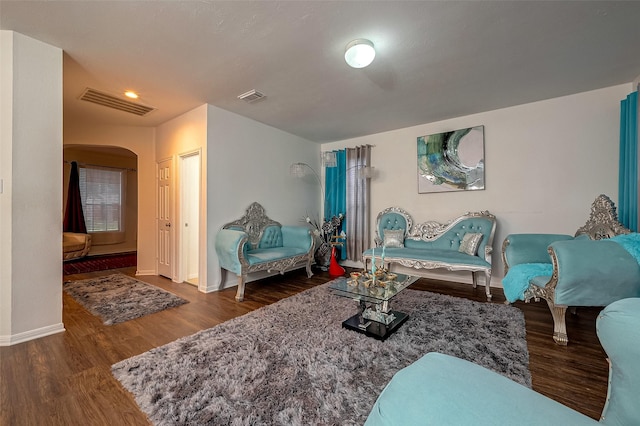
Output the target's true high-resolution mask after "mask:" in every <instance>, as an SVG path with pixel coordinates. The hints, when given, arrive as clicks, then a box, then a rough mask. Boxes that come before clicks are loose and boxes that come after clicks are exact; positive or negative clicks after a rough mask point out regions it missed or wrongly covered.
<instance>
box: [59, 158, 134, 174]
mask: <svg viewBox="0 0 640 426" xmlns="http://www.w3.org/2000/svg"><path fill="white" fill-rule="evenodd" d="M63 162H64V163H65V164H71V161H67V160H64V161H63ZM76 163H78V166H84V167H87V166H88V167H102V168H103V169H116V170H126V171H128V172H137V171H138V170H137V169H129V168H126V167H113V166H103V165H102V164H88V163H80V162H78V161H76Z"/></svg>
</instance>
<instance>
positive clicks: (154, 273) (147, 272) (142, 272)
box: [136, 269, 158, 275]
mask: <svg viewBox="0 0 640 426" xmlns="http://www.w3.org/2000/svg"><path fill="white" fill-rule="evenodd" d="M136 275H158V274H156V271H154V270H152V269H147V270H144V269H142V270H137V271H136Z"/></svg>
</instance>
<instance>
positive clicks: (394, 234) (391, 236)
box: [382, 229, 404, 247]
mask: <svg viewBox="0 0 640 426" xmlns="http://www.w3.org/2000/svg"><path fill="white" fill-rule="evenodd" d="M382 245H384V246H385V247H404V229H385V230H384V241H383V243H382Z"/></svg>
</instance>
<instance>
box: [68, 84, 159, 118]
mask: <svg viewBox="0 0 640 426" xmlns="http://www.w3.org/2000/svg"><path fill="white" fill-rule="evenodd" d="M80 99H81V100H83V101H87V102H93V103H94V104H98V105H102V106H106V107H109V108H113V109H117V110H120V111H124V112H128V113H130V114H135V115H139V116H141V117H142V116H145V115H147V114H148V113H150V112H151V111H154V110H155V108H154V107H150V106H147V105H142V104H139V103H137V102H131V101H127V100H125V99H120V98H118V97H115V96H113V95H110V94H108V93H104V92H99V91H97V90H95V89H90V88H87V89H86V90H85V91H84V93H82V95H81V96H80Z"/></svg>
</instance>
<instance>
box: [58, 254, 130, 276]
mask: <svg viewBox="0 0 640 426" xmlns="http://www.w3.org/2000/svg"><path fill="white" fill-rule="evenodd" d="M137 265H138V256H137V253H136V252H130V253H118V254H105V255H101V256H87V257H83V258H82V259H77V260H71V261H69V262H64V263H63V264H62V272H63V274H64V275H71V274H85V273H87V272H96V271H105V270H108V269H118V268H128V267H130V266H137Z"/></svg>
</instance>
